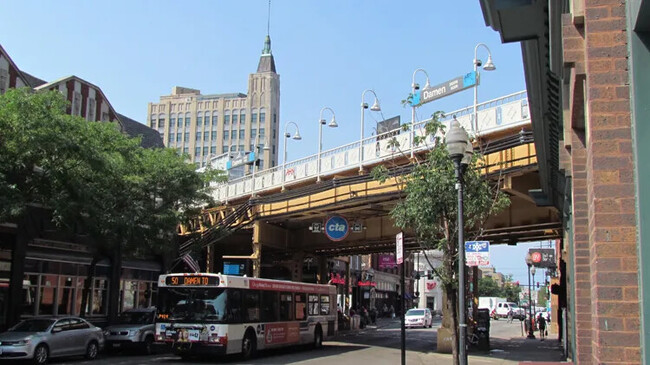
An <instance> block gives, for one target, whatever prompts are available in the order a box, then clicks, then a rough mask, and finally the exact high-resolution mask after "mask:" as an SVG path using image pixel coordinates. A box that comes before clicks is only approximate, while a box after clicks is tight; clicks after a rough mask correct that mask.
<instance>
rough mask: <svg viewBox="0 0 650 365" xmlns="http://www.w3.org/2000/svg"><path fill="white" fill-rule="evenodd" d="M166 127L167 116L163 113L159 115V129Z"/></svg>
mask: <svg viewBox="0 0 650 365" xmlns="http://www.w3.org/2000/svg"><path fill="white" fill-rule="evenodd" d="M160 128H165V116H163V115H161V116H159V117H158V129H160Z"/></svg>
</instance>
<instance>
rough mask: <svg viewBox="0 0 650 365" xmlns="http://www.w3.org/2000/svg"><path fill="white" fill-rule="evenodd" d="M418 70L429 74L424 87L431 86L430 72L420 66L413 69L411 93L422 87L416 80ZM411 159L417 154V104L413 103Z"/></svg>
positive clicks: (413, 93)
mask: <svg viewBox="0 0 650 365" xmlns="http://www.w3.org/2000/svg"><path fill="white" fill-rule="evenodd" d="M418 71H421V72H423V73H424V74H425V75H426V76H427V82H426V83H425V84H424V88H425V89H427V88H428V87H429V74H428V73H427V72H426V71H425V70H424V69H423V68H418V69H417V70H415V71H413V81H412V82H411V95H413V96H415V92H416V91H417V90H419V89H420V85H419V84H417V83H416V82H415V74H417V73H418ZM410 138H411V160H413V156H414V154H415V104H412V103H411V134H410Z"/></svg>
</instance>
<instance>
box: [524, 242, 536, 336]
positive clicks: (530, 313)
mask: <svg viewBox="0 0 650 365" xmlns="http://www.w3.org/2000/svg"><path fill="white" fill-rule="evenodd" d="M532 264H533V260H532V258H531V257H530V252H529V253H527V254H526V265H527V266H528V320H527V321H528V336H526V337H527V338H530V339H534V338H535V333H534V332H533V323H534V322H533V300H532V295H531V287H530V272H531V266H532Z"/></svg>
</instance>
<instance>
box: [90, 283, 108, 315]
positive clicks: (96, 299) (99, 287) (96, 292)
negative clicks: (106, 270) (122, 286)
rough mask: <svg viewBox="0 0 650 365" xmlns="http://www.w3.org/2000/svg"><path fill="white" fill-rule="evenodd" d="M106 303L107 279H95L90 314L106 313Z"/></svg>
mask: <svg viewBox="0 0 650 365" xmlns="http://www.w3.org/2000/svg"><path fill="white" fill-rule="evenodd" d="M107 305H108V280H106V279H95V287H94V288H93V295H92V314H93V315H103V314H106V309H107Z"/></svg>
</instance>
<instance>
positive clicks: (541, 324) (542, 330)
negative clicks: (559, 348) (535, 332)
mask: <svg viewBox="0 0 650 365" xmlns="http://www.w3.org/2000/svg"><path fill="white" fill-rule="evenodd" d="M537 328H539V338H540V339H541V340H542V341H544V338H546V333H547V332H546V318H544V316H543V315H542V313H539V314H538V315H537Z"/></svg>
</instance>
